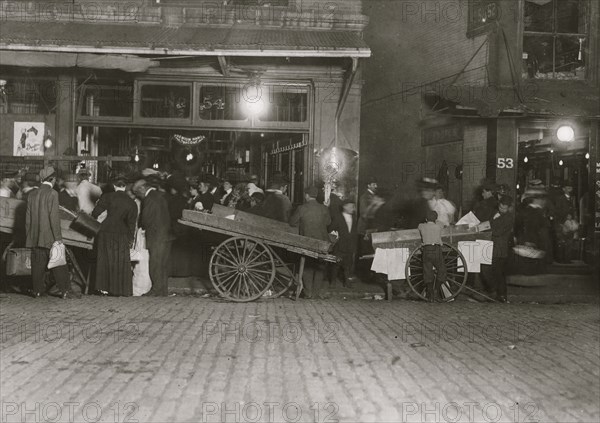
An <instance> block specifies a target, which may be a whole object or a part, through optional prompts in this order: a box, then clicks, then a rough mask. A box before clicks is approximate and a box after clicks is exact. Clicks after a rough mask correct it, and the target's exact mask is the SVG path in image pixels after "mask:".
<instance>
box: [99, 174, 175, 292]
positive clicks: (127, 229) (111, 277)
mask: <svg viewBox="0 0 600 423" xmlns="http://www.w3.org/2000/svg"><path fill="white" fill-rule="evenodd" d="M113 186H114V189H115V191H114V192H110V193H107V194H104V195H103V196H102V197H100V200H98V204H97V205H96V207H95V208H94V210H93V211H92V216H93V217H95V218H97V217H98V216H100V215H101V214H102V213H103V212H104V211H106V212H107V214H106V219H104V221H103V222H102V226H101V227H100V232H99V233H98V236H97V237H96V248H97V254H98V260H97V265H96V289H97V290H99V291H102V292H103V293H109V294H111V295H115V296H120V295H122V296H131V295H133V285H132V281H131V278H132V270H131V260H130V252H129V250H130V249H131V248H132V247H133V240H134V236H135V225H136V221H137V215H138V208H137V205H136V204H135V202H134V201H133V200H132V199H131V197H129V195H127V193H125V188H126V183H125V180H124V178H117V179H116V180H115V181H113ZM165 224H167V222H165Z"/></svg>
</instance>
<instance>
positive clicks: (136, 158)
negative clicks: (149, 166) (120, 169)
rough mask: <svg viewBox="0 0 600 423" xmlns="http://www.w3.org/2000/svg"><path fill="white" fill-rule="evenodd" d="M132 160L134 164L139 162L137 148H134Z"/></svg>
mask: <svg viewBox="0 0 600 423" xmlns="http://www.w3.org/2000/svg"><path fill="white" fill-rule="evenodd" d="M133 160H135V162H136V163H137V162H139V161H140V155H139V153H138V149H137V147H136V148H135V156H134V157H133Z"/></svg>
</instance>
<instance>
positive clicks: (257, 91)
mask: <svg viewBox="0 0 600 423" xmlns="http://www.w3.org/2000/svg"><path fill="white" fill-rule="evenodd" d="M199 98H200V104H199V107H198V108H199V111H200V118H201V119H203V120H247V119H252V118H256V119H257V120H259V121H262V122H306V120H307V113H308V111H307V104H308V89H307V88H304V87H298V86H296V85H294V86H291V85H290V86H288V85H266V84H258V85H252V84H244V85H203V86H202V87H201V88H200V96H199Z"/></svg>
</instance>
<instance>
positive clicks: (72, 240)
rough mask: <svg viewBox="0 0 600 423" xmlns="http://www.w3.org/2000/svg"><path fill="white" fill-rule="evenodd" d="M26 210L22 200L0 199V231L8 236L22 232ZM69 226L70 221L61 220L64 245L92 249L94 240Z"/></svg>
mask: <svg viewBox="0 0 600 423" xmlns="http://www.w3.org/2000/svg"><path fill="white" fill-rule="evenodd" d="M26 209H27V204H26V203H25V201H23V200H17V199H15V198H4V197H0V231H1V232H4V233H10V234H12V233H14V232H15V231H16V230H20V231H23V232H24V231H25V228H24V225H25V212H26ZM70 225H71V221H70V220H67V219H61V221H60V229H61V232H62V236H63V241H64V243H65V244H66V245H70V246H73V247H80V248H86V249H89V250H91V249H92V248H93V247H94V239H93V238H87V237H86V236H85V235H82V234H80V233H79V232H75V231H74V230H73V229H71V228H70Z"/></svg>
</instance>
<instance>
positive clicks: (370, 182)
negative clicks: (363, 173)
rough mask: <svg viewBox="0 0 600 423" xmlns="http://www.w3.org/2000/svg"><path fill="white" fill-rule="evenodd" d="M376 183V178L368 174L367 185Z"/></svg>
mask: <svg viewBox="0 0 600 423" xmlns="http://www.w3.org/2000/svg"><path fill="white" fill-rule="evenodd" d="M376 183H377V178H375V177H374V176H369V177H368V178H367V185H371V184H376Z"/></svg>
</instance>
